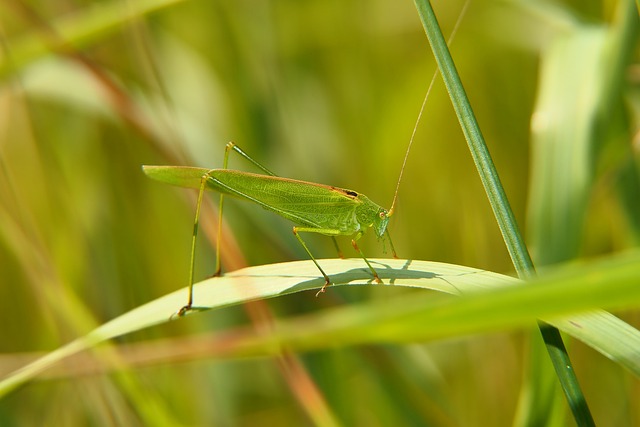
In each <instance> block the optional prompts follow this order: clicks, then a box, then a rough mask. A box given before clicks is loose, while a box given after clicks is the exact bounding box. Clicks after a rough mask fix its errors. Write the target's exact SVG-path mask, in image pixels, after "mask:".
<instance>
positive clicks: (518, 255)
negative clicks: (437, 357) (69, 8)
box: [414, 0, 595, 426]
mask: <svg viewBox="0 0 640 427" xmlns="http://www.w3.org/2000/svg"><path fill="white" fill-rule="evenodd" d="M414 2H415V5H416V8H417V10H418V14H419V15H420V19H421V21H422V25H423V27H424V29H425V32H426V34H427V38H428V39H429V43H430V45H431V48H432V50H433V54H434V56H435V58H436V61H437V63H438V68H439V69H440V73H441V74H442V77H443V79H444V82H445V86H446V87H447V91H448V92H449V96H450V97H451V101H452V103H453V107H454V109H455V112H456V115H457V116H458V120H459V121H460V126H461V127H462V131H463V133H464V136H465V139H466V140H467V143H468V145H469V149H470V151H471V155H472V157H473V161H474V163H475V165H476V168H477V169H478V173H479V174H480V179H481V180H482V184H483V186H484V188H485V191H486V192H487V196H488V198H489V202H490V203H491V207H492V209H493V212H494V214H495V216H496V220H497V221H498V226H499V227H500V231H501V232H502V236H503V238H504V241H505V243H506V245H507V250H508V251H509V255H510V256H511V259H512V261H513V265H514V266H515V268H516V271H517V273H518V276H519V277H520V278H522V279H528V278H531V277H532V276H533V275H534V274H535V268H534V266H533V262H532V260H531V256H530V255H529V251H528V250H527V247H526V246H525V244H524V240H523V238H522V235H521V233H520V230H519V228H518V225H517V223H516V220H515V217H514V215H513V211H512V210H511V206H510V204H509V201H508V200H507V196H506V194H505V192H504V189H503V187H502V184H501V182H500V178H499V177H498V173H497V171H496V168H495V166H494V164H493V161H492V160H491V155H490V154H489V150H488V148H487V145H486V144H485V141H484V138H483V136H482V132H481V131H480V127H479V126H478V122H477V120H476V118H475V115H474V113H473V109H472V108H471V104H470V103H469V99H468V98H467V95H466V93H465V90H464V87H463V86H462V82H461V80H460V76H459V75H458V72H457V70H456V67H455V65H454V63H453V59H452V58H451V54H450V52H449V48H448V46H447V43H446V41H445V39H444V36H443V35H442V31H441V30H440V26H439V24H438V21H437V19H436V16H435V13H434V11H433V8H432V7H431V4H430V2H429V0H414ZM538 326H539V328H540V332H541V333H542V338H543V339H544V342H545V345H546V347H547V351H548V352H549V357H550V358H551V361H552V363H553V366H554V368H555V371H556V375H557V376H558V379H559V380H560V383H561V385H562V389H563V390H564V393H565V396H566V398H567V401H568V403H569V406H570V407H571V410H572V412H573V415H574V418H575V420H576V422H577V423H578V425H580V426H590V425H595V424H594V421H593V418H592V416H591V413H590V411H589V407H588V405H587V403H586V400H585V398H584V395H583V394H582V390H581V389H580V385H579V383H578V379H577V378H576V376H575V372H574V370H573V366H572V365H571V360H570V359H569V355H568V354H567V350H566V348H565V346H564V343H563V341H562V337H561V336H560V332H559V331H558V329H556V328H555V327H553V326H550V325H548V324H545V323H542V322H540V323H539V324H538Z"/></svg>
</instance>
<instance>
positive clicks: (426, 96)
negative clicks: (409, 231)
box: [386, 0, 471, 216]
mask: <svg viewBox="0 0 640 427" xmlns="http://www.w3.org/2000/svg"><path fill="white" fill-rule="evenodd" d="M470 2H471V0H467V1H466V2H465V3H464V5H463V6H462V10H461V11H460V15H458V19H457V20H456V24H455V26H454V27H453V30H452V31H451V35H450V36H449V40H447V45H450V44H451V42H452V41H453V38H454V37H455V35H456V33H457V32H458V28H459V27H460V23H461V22H462V18H463V17H464V15H465V14H466V12H467V8H468V7H469V3H470ZM437 76H438V68H437V67H436V70H435V71H434V72H433V77H431V82H430V83H429V88H428V89H427V93H426V95H425V96H424V100H423V101H422V106H421V107H420V112H419V113H418V118H417V119H416V124H415V126H413V132H411V138H409V145H408V146H407V152H406V153H405V154H404V160H403V161H402V167H401V168H400V176H398V183H397V184H396V191H395V193H394V195H393V202H392V203H391V207H390V208H389V211H388V212H387V215H386V216H391V215H393V211H394V210H395V208H396V201H397V200H398V192H399V191H400V182H401V181H402V175H403V174H404V168H405V167H406V166H407V160H408V159H409V152H410V151H411V146H412V145H413V140H414V138H415V136H416V132H417V131H418V125H419V124H420V120H421V119H422V113H423V112H424V107H425V105H427V99H429V94H430V93H431V89H433V84H434V83H435V81H436V77H437Z"/></svg>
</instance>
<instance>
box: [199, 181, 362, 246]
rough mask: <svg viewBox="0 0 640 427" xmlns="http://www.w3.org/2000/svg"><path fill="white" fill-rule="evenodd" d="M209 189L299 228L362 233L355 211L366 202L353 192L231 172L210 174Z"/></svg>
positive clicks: (340, 232)
mask: <svg viewBox="0 0 640 427" xmlns="http://www.w3.org/2000/svg"><path fill="white" fill-rule="evenodd" d="M207 186H208V187H209V188H210V189H213V190H216V191H219V192H221V193H225V194H229V195H232V196H235V197H239V198H242V199H246V200H250V201H252V202H254V203H257V204H258V205H260V206H262V207H263V208H264V209H267V210H269V211H272V212H275V213H277V214H278V215H280V216H282V217H284V218H287V219H288V220H290V221H293V222H294V223H296V224H298V225H303V226H308V227H314V228H323V229H331V230H335V231H337V232H339V234H353V233H355V232H357V231H358V230H359V229H360V224H359V222H358V220H357V218H356V210H357V209H358V207H359V206H360V205H361V204H362V203H363V201H362V200H360V198H359V197H358V194H357V193H356V192H354V191H351V190H344V189H341V188H335V187H330V186H327V185H322V184H315V183H312V182H305V181H298V180H294V179H288V178H280V177H276V176H269V175H259V174H253V173H247V172H240V171H236V170H230V169H215V170H213V171H210V173H209V180H208V182H207Z"/></svg>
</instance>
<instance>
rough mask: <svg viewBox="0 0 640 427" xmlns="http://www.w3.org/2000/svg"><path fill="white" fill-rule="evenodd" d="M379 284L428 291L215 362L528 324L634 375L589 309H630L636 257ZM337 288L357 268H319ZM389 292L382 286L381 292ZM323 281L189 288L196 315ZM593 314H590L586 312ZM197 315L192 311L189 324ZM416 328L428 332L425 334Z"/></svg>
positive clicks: (390, 272)
mask: <svg viewBox="0 0 640 427" xmlns="http://www.w3.org/2000/svg"><path fill="white" fill-rule="evenodd" d="M372 261H373V262H375V265H376V268H377V269H378V273H379V274H380V277H381V278H382V279H383V280H384V281H385V283H387V284H386V285H376V286H406V287H413V288H422V289H432V290H437V291H440V292H444V293H448V294H455V295H460V297H459V298H452V297H446V296H445V295H440V296H439V295H437V294H433V293H431V292H429V293H424V294H416V293H415V292H411V294H410V295H406V296H401V297H398V298H395V299H385V300H384V301H369V302H367V303H362V304H357V305H351V306H347V307H341V308H336V309H330V310H325V311H323V312H320V313H317V314H313V315H308V316H305V317H301V318H300V317H298V318H292V319H288V320H282V321H280V322H279V323H278V327H277V328H276V330H275V332H274V334H273V335H264V336H262V335H261V336H253V335H252V333H253V332H247V331H243V332H237V331H236V332H234V331H231V333H230V335H229V336H233V337H235V338H234V339H233V340H232V342H230V341H228V337H226V336H224V335H223V336H222V337H221V338H220V339H221V343H222V342H224V344H222V345H221V349H220V352H221V353H220V355H224V356H227V357H229V356H233V357H241V356H250V355H254V356H255V355H266V354H276V353H277V352H278V351H279V349H280V348H281V347H282V346H286V347H287V348H289V349H291V350H293V351H303V350H312V349H321V348H327V347H334V346H336V345H343V346H344V345H353V344H362V343H376V342H377V343H380V342H394V343H412V342H416V341H425V340H433V339H439V338H444V337H452V336H461V335H466V334H472V333H481V332H487V331H495V330H499V329H506V328H513V327H522V326H527V325H530V324H531V323H532V322H534V319H536V318H542V319H544V320H545V321H546V322H548V323H549V324H553V325H555V326H557V327H559V328H561V329H562V330H563V331H565V332H566V333H568V334H570V335H572V336H574V337H576V338H577V339H580V340H582V341H584V342H585V343H586V344H588V345H590V346H592V347H593V348H594V349H596V350H597V351H599V352H601V353H603V354H605V355H606V356H607V357H610V358H611V359H612V360H615V361H616V362H617V363H619V364H620V365H621V366H624V367H625V368H626V369H628V370H630V371H631V372H633V373H634V374H635V375H637V376H640V333H639V332H638V331H637V330H635V329H633V328H631V327H630V326H628V325H626V324H624V322H622V321H620V320H618V319H616V318H615V317H613V316H611V315H609V314H607V313H604V312H601V311H597V310H596V309H597V308H598V307H604V308H627V307H632V306H638V305H639V304H640V287H638V286H637V283H638V280H640V269H639V268H638V265H640V253H639V252H635V253H631V254H627V255H624V256H617V257H612V258H610V259H605V260H602V261H601V262H597V263H592V264H590V265H589V266H587V267H583V266H570V267H568V268H566V269H563V270H560V271H558V272H557V273H554V274H550V275H548V276H547V277H546V278H544V279H538V280H536V281H535V282H534V283H532V284H531V285H528V286H522V284H523V282H521V281H519V280H517V279H514V278H512V277H508V276H503V275H500V274H496V273H492V272H487V271H483V270H478V269H473V268H469V267H463V266H455V265H449V264H442V263H434V262H425V261H409V260H388V259H377V260H372ZM320 262H321V264H322V266H323V268H325V270H326V271H327V273H328V274H329V275H331V276H332V278H333V279H334V280H335V282H336V285H337V286H344V285H367V284H370V283H371V277H370V274H369V273H368V271H367V269H366V267H363V265H362V260H360V259H349V260H340V259H336V260H320ZM389 283H391V284H389ZM322 284H323V280H322V279H320V278H318V274H317V269H316V268H315V265H314V264H313V263H312V262H311V261H297V262H290V263H282V264H271V265H263V266H257V267H249V268H245V269H242V270H238V271H235V272H233V273H230V274H227V275H225V276H223V277H217V278H212V279H208V280H205V281H202V282H200V283H198V284H196V285H195V295H196V297H197V301H198V304H199V309H200V310H209V309H214V308H222V307H226V306H231V305H236V304H240V303H243V302H247V301H251V300H255V299H263V298H271V297H276V296H283V295H287V294H291V293H295V292H301V291H305V290H310V291H312V292H310V293H309V297H310V298H313V296H312V295H313V294H314V292H313V291H314V290H316V289H319V288H320V287H321V286H322ZM185 298H186V289H181V290H179V291H176V292H174V293H171V294H169V295H166V296H164V297H161V298H158V299H157V300H155V301H152V302H150V303H148V304H145V305H143V306H140V307H138V308H136V309H134V310H131V311H130V312H128V313H125V314H123V315H122V316H120V317H117V318H115V319H113V320H111V321H109V322H107V323H105V324H103V325H102V326H100V327H98V328H97V329H95V330H94V331H92V332H91V333H89V334H88V335H86V336H85V337H83V338H80V339H78V340H76V341H73V342H72V343H70V344H68V345H66V346H64V347H62V348H60V349H58V350H56V351H54V352H52V353H50V354H48V355H47V356H45V357H43V358H42V359H40V360H38V361H36V362H34V363H32V364H30V365H28V366H26V367H24V368H22V369H20V370H19V371H17V372H15V373H13V374H12V375H10V376H9V377H7V378H5V379H4V380H3V381H2V382H0V395H5V394H6V393H8V392H10V391H11V390H12V389H14V388H16V387H18V386H19V385H20V384H22V383H24V382H26V381H28V380H30V379H32V378H34V377H35V376H37V374H38V373H40V372H42V371H43V370H45V369H47V368H48V367H50V366H51V365H53V364H55V363H57V362H59V361H61V360H63V359H65V358H67V357H69V356H71V355H73V354H75V353H77V352H80V351H82V350H85V349H87V348H89V347H91V346H94V345H96V344H98V343H100V342H102V341H105V340H108V339H113V338H115V337H118V336H121V335H124V334H128V333H131V332H134V331H139V330H141V329H144V328H148V327H150V326H154V325H158V324H161V323H166V322H169V321H170V320H169V319H170V317H171V315H172V314H173V313H174V312H175V311H176V309H177V308H179V307H181V306H182V305H183V304H184V301H185ZM594 310H595V311H594ZM196 312H197V310H196V311H194V312H193V313H192V314H190V315H193V314H195V313H196ZM425 325H429V327H428V328H425V327H424V326H425Z"/></svg>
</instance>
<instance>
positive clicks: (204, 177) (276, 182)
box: [143, 142, 406, 316]
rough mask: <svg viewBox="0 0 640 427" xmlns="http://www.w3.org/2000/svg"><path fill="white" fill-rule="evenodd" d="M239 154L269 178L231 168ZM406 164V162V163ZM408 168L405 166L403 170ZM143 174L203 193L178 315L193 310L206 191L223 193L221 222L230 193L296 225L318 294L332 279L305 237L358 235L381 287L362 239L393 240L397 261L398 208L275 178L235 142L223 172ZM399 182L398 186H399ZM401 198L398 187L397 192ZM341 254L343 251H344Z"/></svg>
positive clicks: (151, 170) (152, 170) (155, 169)
mask: <svg viewBox="0 0 640 427" xmlns="http://www.w3.org/2000/svg"><path fill="white" fill-rule="evenodd" d="M231 151H235V152H236V153H238V154H240V155H241V156H242V157H244V158H245V159H247V160H248V161H250V162H251V163H253V164H254V165H255V166H257V167H258V168H260V169H261V170H262V171H263V172H264V173H265V174H266V175H264V174H255V173H249V172H242V171H237V170H233V169H228V168H227V165H228V160H229V154H230V153H231ZM405 160H406V159H405ZM403 169H404V168H403ZM143 170H144V172H145V173H146V174H147V176H149V177H150V178H153V179H155V180H158V181H162V182H165V183H168V184H173V185H178V186H181V187H188V188H197V189H199V193H198V201H197V204H196V216H195V220H194V227H193V236H192V243H191V264H190V276H189V298H188V302H187V305H185V306H184V307H182V308H181V309H180V310H179V311H178V312H177V314H178V316H181V315H183V314H184V313H186V312H187V311H189V310H191V309H192V307H193V281H194V280H193V279H194V277H193V274H194V266H195V247H196V236H197V232H198V222H199V216H200V206H201V204H202V198H203V194H204V191H205V190H215V191H218V192H219V193H220V205H219V214H220V221H221V218H222V207H223V201H224V196H225V195H231V196H235V197H238V198H242V199H245V200H249V201H251V202H254V203H256V204H258V205H260V206H262V207H263V208H264V209H266V210H269V211H272V212H275V213H277V214H278V215H280V216H282V217H284V218H286V219H288V220H290V221H292V222H294V223H295V224H296V225H295V226H294V227H293V234H294V235H295V237H296V238H297V239H298V241H299V242H300V244H301V245H302V247H303V248H304V250H305V251H306V252H307V254H308V255H309V257H310V258H311V260H312V261H313V262H314V263H315V265H316V267H318V270H320V273H321V274H322V276H323V278H324V284H323V286H322V288H321V289H320V290H319V291H318V293H317V294H316V296H317V295H319V294H320V293H322V292H324V291H325V289H326V287H327V286H329V285H330V284H331V279H329V276H327V274H326V273H325V272H324V270H323V269H322V267H321V266H320V264H319V263H318V261H317V260H316V259H315V257H314V256H313V254H312V253H311V251H310V250H309V248H308V247H307V244H306V243H305V242H304V240H303V239H302V237H300V233H301V232H302V233H318V234H324V235H326V236H330V237H331V238H332V239H333V241H334V244H335V246H336V248H338V244H337V242H336V240H335V237H336V236H340V235H343V236H353V238H352V240H351V244H352V246H353V248H354V249H355V250H356V251H357V252H358V253H359V254H360V256H361V257H362V259H363V260H364V262H365V263H366V265H367V267H368V268H369V270H370V271H371V274H372V275H373V279H374V280H375V281H376V282H377V283H381V282H382V281H381V280H380V277H379V276H378V273H377V272H376V270H375V268H374V267H373V266H372V265H371V263H370V262H369V260H368V259H367V258H366V257H365V255H364V254H363V253H362V251H361V250H360V248H359V247H358V244H357V241H358V240H359V239H360V237H362V235H363V234H364V233H365V232H366V231H367V230H368V229H369V228H373V230H374V232H375V233H376V235H377V236H378V238H382V237H383V236H384V237H386V238H387V240H388V241H389V245H390V246H391V251H392V253H393V256H394V258H395V257H396V253H395V249H394V247H393V243H392V242H391V237H390V235H389V230H388V229H387V225H388V222H389V217H390V216H391V215H392V214H393V206H394V204H395V200H396V197H394V204H392V207H391V208H390V209H389V210H386V209H384V208H383V207H381V206H378V205H377V204H375V203H374V202H372V201H371V200H369V198H367V197H366V196H365V195H363V194H360V193H357V192H355V191H353V190H347V189H343V188H337V187H332V186H328V185H322V184H316V183H312V182H305V181H299V180H295V179H289V178H281V177H278V176H276V175H275V174H274V173H272V172H271V171H270V170H268V169H267V168H265V167H264V166H262V165H261V164H260V163H258V162H257V161H256V160H254V159H253V158H251V157H250V156H249V155H248V154H246V153H245V152H244V151H242V149H240V148H239V147H238V146H237V145H235V144H234V143H233V142H230V143H228V144H227V146H226V148H225V156H224V161H223V168H222V169H205V168H196V167H180V166H143ZM398 183H399V182H398ZM396 196H397V188H396ZM220 225H221V224H219V227H218V245H217V251H216V272H215V273H214V275H219V274H220V271H221V268H220V229H221V227H220ZM339 253H340V252H339Z"/></svg>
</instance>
